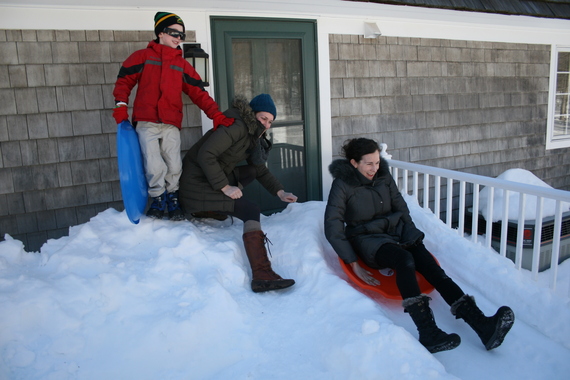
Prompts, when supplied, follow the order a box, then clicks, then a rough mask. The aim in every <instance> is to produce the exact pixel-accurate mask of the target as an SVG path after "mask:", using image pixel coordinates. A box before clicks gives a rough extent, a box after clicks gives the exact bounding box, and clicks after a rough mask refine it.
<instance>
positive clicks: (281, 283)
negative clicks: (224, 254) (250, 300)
mask: <svg viewBox="0 0 570 380" xmlns="http://www.w3.org/2000/svg"><path fill="white" fill-rule="evenodd" d="M265 239H266V237H265V234H264V233H263V231H259V230H258V231H250V232H246V233H244V234H243V245H244V246H245V253H246V254H247V258H248V260H249V265H250V266H251V272H252V275H251V277H252V280H251V290H253V291H254V292H255V293H259V292H266V291H268V290H277V289H285V288H288V287H290V286H292V285H293V284H294V283H295V280H287V279H283V278H281V276H279V275H278V274H277V273H275V272H273V270H272V269H271V263H270V262H269V259H268V258H267V250H266V249H265Z"/></svg>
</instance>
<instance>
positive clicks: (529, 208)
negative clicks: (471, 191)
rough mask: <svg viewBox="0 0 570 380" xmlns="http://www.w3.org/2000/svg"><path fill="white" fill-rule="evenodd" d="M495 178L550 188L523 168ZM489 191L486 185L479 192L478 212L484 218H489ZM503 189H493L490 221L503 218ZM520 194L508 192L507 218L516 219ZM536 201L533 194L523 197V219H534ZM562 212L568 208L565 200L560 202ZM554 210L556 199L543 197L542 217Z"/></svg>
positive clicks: (508, 171) (550, 214) (552, 214)
mask: <svg viewBox="0 0 570 380" xmlns="http://www.w3.org/2000/svg"><path fill="white" fill-rule="evenodd" d="M497 178H499V179H503V180H505V181H511V182H519V183H525V184H528V185H533V186H539V187H544V188H549V189H552V187H551V186H550V185H548V184H547V183H545V182H544V181H542V180H541V179H540V178H538V177H536V176H535V175H534V174H533V173H531V172H530V171H528V170H524V169H509V170H507V171H505V172H503V173H502V174H501V175H499V176H498V177H497ZM489 192H490V189H489V188H488V187H485V188H483V189H482V190H481V191H480V192H479V212H480V213H481V214H482V215H483V217H484V218H485V220H489V218H488V215H487V213H488V211H487V206H488V204H489ZM504 197H505V195H504V191H503V190H502V189H495V190H494V196H493V215H492V221H493V222H497V221H499V220H502V219H503V204H504V202H505V200H504ZM519 202H520V194H519V193H517V192H512V191H510V192H509V216H508V219H511V220H517V219H518V217H519V212H520V206H519ZM536 203H537V197H536V196H533V195H527V196H526V198H525V212H524V219H525V220H535V219H536ZM561 207H562V212H566V211H569V210H570V204H569V203H566V202H562V203H561ZM555 212H556V201H555V200H553V199H545V200H544V204H543V209H542V215H543V217H548V216H554V215H555Z"/></svg>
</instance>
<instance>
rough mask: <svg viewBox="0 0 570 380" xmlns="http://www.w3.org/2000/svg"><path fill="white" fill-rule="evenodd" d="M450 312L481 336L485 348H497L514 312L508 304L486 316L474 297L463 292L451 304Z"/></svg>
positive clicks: (505, 333)
mask: <svg viewBox="0 0 570 380" xmlns="http://www.w3.org/2000/svg"><path fill="white" fill-rule="evenodd" d="M451 314H453V315H455V318H458V319H459V318H461V319H463V320H464V321H465V322H467V324H468V325H469V326H471V328H472V329H473V330H475V332H476V333H477V335H479V338H481V342H483V345H484V346H485V348H486V349H487V350H492V349H493V348H497V347H499V346H500V345H501V343H503V339H505V336H506V335H507V333H508V332H509V330H510V329H511V327H513V324H514V323H515V313H513V311H512V310H511V308H510V307H508V306H501V307H500V308H499V310H497V313H495V315H493V316H492V317H486V316H485V315H484V314H483V312H482V311H481V310H480V309H479V307H477V304H475V298H473V296H470V295H468V294H464V295H463V296H462V297H461V298H460V299H458V300H457V301H455V302H454V303H453V305H451Z"/></svg>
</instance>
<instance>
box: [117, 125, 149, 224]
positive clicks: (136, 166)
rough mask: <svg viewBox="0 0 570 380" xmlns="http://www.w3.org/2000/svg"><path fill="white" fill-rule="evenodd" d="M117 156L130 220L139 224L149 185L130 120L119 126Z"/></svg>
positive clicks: (135, 133)
mask: <svg viewBox="0 0 570 380" xmlns="http://www.w3.org/2000/svg"><path fill="white" fill-rule="evenodd" d="M117 158H118V161H119V180H120V182H121V193H122V195H123V204H124V205H125V210H126V211H127V216H128V217H129V220H130V221H131V222H132V223H134V224H138V223H139V220H140V218H141V215H143V213H144V209H145V208H146V202H147V190H148V185H147V183H146V178H145V175H144V166H143V161H142V154H141V147H140V144H139V138H138V136H137V132H136V131H135V129H134V128H133V126H132V125H131V123H130V122H129V121H128V120H125V121H123V122H122V123H121V124H119V125H118V126H117Z"/></svg>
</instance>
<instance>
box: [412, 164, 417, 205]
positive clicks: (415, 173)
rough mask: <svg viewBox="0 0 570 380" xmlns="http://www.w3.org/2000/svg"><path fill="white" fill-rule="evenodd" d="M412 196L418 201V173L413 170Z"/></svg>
mask: <svg viewBox="0 0 570 380" xmlns="http://www.w3.org/2000/svg"><path fill="white" fill-rule="evenodd" d="M412 194H413V195H414V197H415V198H416V199H418V172H417V171H415V170H414V172H413V174H412Z"/></svg>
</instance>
